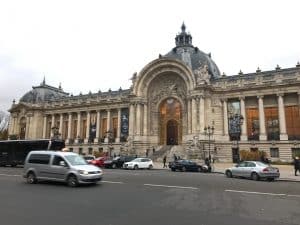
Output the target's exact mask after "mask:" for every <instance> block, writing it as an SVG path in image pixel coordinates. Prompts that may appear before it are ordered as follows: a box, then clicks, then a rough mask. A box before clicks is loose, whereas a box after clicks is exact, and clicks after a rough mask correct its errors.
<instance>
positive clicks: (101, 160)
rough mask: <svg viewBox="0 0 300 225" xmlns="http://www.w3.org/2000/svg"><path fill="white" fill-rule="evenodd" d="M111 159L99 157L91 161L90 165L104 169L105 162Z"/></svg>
mask: <svg viewBox="0 0 300 225" xmlns="http://www.w3.org/2000/svg"><path fill="white" fill-rule="evenodd" d="M108 159H109V158H108V157H106V156H103V157H98V158H96V159H93V160H91V161H90V162H89V163H90V164H92V165H94V166H98V167H104V161H106V160H108Z"/></svg>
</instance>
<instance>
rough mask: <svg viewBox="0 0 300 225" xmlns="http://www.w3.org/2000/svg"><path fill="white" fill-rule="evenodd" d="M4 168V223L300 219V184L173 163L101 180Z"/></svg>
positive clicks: (204, 223) (264, 223)
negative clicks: (51, 177)
mask: <svg viewBox="0 0 300 225" xmlns="http://www.w3.org/2000/svg"><path fill="white" fill-rule="evenodd" d="M21 172H22V169H21V168H10V167H5V168H4V167H2V168H0V199H1V208H0V224H1V225H82V224H84V225H94V224H97V225H125V224H126V225H150V224H151V225H153V224H156V225H190V224H197V225H210V224H211V225H218V224H224V225H226V224H230V225H234V224H242V225H269V224H270V225H279V224H280V225H282V224H288V225H294V224H295V225H299V224H300V184H299V183H292V182H264V181H259V182H255V181H251V180H245V179H229V178H225V177H224V176H223V175H221V174H203V173H181V172H171V171H166V170H152V171H148V170H138V171H127V170H104V173H105V174H104V181H103V182H101V183H100V184H98V185H88V186H82V187H78V188H69V187H67V186H66V185H64V184H59V183H48V182H42V183H39V184H34V185H30V184H27V183H25V180H24V179H23V178H22V177H21Z"/></svg>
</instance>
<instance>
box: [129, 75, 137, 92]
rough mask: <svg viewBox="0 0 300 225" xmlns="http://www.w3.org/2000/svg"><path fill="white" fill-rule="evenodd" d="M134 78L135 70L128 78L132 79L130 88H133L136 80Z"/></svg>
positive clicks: (135, 77)
mask: <svg viewBox="0 0 300 225" xmlns="http://www.w3.org/2000/svg"><path fill="white" fill-rule="evenodd" d="M136 79H137V72H134V73H133V75H132V77H131V78H130V80H131V81H132V85H131V87H130V88H133V87H134V84H135V82H136Z"/></svg>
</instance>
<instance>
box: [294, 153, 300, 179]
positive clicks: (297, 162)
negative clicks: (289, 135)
mask: <svg viewBox="0 0 300 225" xmlns="http://www.w3.org/2000/svg"><path fill="white" fill-rule="evenodd" d="M294 168H295V176H298V175H297V171H298V172H300V160H299V157H298V156H296V157H295V159H294Z"/></svg>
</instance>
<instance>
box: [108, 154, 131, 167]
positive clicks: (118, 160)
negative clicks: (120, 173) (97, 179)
mask: <svg viewBox="0 0 300 225" xmlns="http://www.w3.org/2000/svg"><path fill="white" fill-rule="evenodd" d="M135 158H136V157H134V156H117V157H115V158H113V159H109V160H105V161H104V167H105V168H113V169H115V168H122V167H123V164H124V163H125V162H130V161H131V160H133V159H135Z"/></svg>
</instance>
